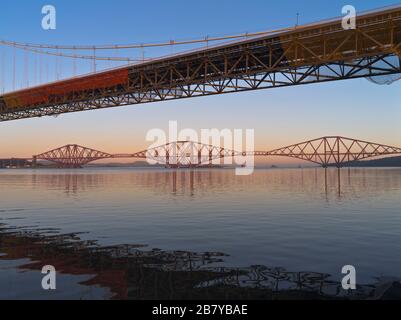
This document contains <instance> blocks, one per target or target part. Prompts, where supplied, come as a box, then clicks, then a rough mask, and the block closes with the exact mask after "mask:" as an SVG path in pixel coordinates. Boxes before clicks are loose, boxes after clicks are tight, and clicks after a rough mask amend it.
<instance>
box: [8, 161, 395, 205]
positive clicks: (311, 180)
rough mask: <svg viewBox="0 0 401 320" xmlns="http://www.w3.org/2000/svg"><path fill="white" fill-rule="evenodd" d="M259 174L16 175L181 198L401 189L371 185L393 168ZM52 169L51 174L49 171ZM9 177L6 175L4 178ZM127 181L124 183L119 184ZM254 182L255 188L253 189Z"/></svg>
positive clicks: (86, 189)
mask: <svg viewBox="0 0 401 320" xmlns="http://www.w3.org/2000/svg"><path fill="white" fill-rule="evenodd" d="M255 170H256V172H257V174H253V175H250V176H247V177H241V176H235V174H234V172H233V171H232V170H230V169H206V168H205V169H183V170H175V169H169V170H165V169H153V168H150V169H149V168H135V169H132V168H131V169H122V168H112V169H110V168H99V169H92V168H91V169H83V170H80V171H69V170H68V171H60V170H46V171H41V172H40V173H33V174H24V171H20V172H18V173H19V174H17V175H12V179H13V180H17V181H18V183H20V184H26V185H32V186H33V187H34V188H38V189H41V190H44V191H45V190H58V191H62V192H64V193H65V194H67V195H71V196H73V195H79V194H80V193H84V194H85V193H94V192H96V191H97V190H101V189H104V188H106V189H112V190H113V192H131V193H133V194H134V193H138V192H140V191H141V190H147V191H149V192H153V193H155V194H157V195H160V194H171V195H173V196H174V195H175V196H189V197H193V196H196V195H202V194H206V193H209V192H215V191H217V192H218V191H219V190H220V189H221V188H222V189H224V190H226V188H230V189H231V188H235V189H236V188H247V189H252V188H255V189H257V188H263V190H266V192H269V191H271V192H274V190H276V189H277V188H280V186H281V185H284V184H285V186H286V188H288V189H289V190H290V191H291V192H297V191H299V190H302V191H303V192H306V193H309V194H310V195H311V196H313V197H315V196H316V195H321V197H323V198H327V199H330V198H332V197H333V196H334V198H354V197H357V196H358V194H360V193H366V192H367V191H369V189H373V190H377V189H381V190H382V191H383V192H385V191H390V190H393V189H395V188H399V187H401V181H400V180H399V179H397V178H396V177H394V179H391V177H388V176H386V179H383V181H378V182H376V185H375V186H373V185H369V183H367V177H366V176H368V175H372V174H374V175H380V172H383V173H385V172H386V171H387V169H385V168H382V169H380V168H379V169H374V170H372V169H370V168H345V169H343V170H342V171H340V170H338V169H337V168H292V169H284V168H283V169H279V168H275V169H255ZM44 173H46V174H44ZM10 179H11V178H10ZM6 180H7V175H5V176H3V181H6ZM119 185H121V187H118V186H119ZM252 186H253V187H252Z"/></svg>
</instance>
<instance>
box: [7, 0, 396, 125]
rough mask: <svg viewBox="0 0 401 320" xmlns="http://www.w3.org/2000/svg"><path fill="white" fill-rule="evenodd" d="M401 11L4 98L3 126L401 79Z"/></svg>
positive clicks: (314, 27)
mask: <svg viewBox="0 0 401 320" xmlns="http://www.w3.org/2000/svg"><path fill="white" fill-rule="evenodd" d="M400 58H401V7H398V8H392V9H386V10H382V11H376V12H374V13H369V14H365V15H361V16H359V17H358V18H357V28H356V29H355V30H344V29H343V28H342V25H341V19H337V20H332V21H329V22H324V23H315V24H310V25H305V26H300V27H297V28H296V29H295V30H292V31H286V32H278V33H275V34H272V35H269V36H266V35H265V36H257V37H252V38H250V39H247V40H242V41H236V42H230V43H228V44H224V45H219V46H215V47H209V48H203V49H198V50H195V51H192V52H189V53H182V54H177V55H174V56H169V57H163V58H158V59H153V60H151V61H148V62H143V63H138V64H133V65H129V66H126V67H122V68H118V69H113V70H109V71H104V72H98V73H94V74H92V75H88V76H82V77H76V78H71V79H68V80H64V81H58V82H54V83H50V84H46V85H42V86H38V87H33V88H30V89H24V90H20V91H16V92H11V93H8V94H5V95H3V96H1V97H0V121H9V120H16V119H23V118H31V117H41V116H49V115H58V114H62V113H67V112H77V111H84V110H92V109H99V108H107V107H116V106H122V105H135V104H142V103H149V102H156V101H165V100H171V99H182V98H190V97H196V96H206V95H215V94H222V93H229V92H240V91H247V90H257V89H265V88H276V87H284V86H293V85H301V84H309V83H319V82H327V81H336V80H344V79H353V78H361V77H371V78H377V77H380V76H390V75H394V74H399V73H401V63H400Z"/></svg>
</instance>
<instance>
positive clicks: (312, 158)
mask: <svg viewBox="0 0 401 320" xmlns="http://www.w3.org/2000/svg"><path fill="white" fill-rule="evenodd" d="M397 154H400V155H401V148H398V147H392V146H388V145H384V144H378V143H374V142H368V141H363V140H357V139H350V138H345V137H340V136H327V137H322V138H318V139H314V140H309V141H305V142H301V143H297V144H293V145H290V146H287V147H283V148H279V149H275V150H271V151H256V152H241V151H235V150H229V149H225V148H221V147H215V146H211V145H207V144H202V143H198V142H192V141H178V142H173V143H168V144H165V145H162V146H158V147H155V148H150V149H147V150H144V151H140V152H137V153H133V154H110V153H106V152H102V151H98V150H94V149H90V148H85V147H82V146H79V145H67V146H64V147H61V148H58V149H54V150H51V151H48V152H45V153H42V154H40V155H36V156H33V160H34V163H35V162H36V161H37V160H47V161H51V162H53V163H56V164H57V165H58V166H59V167H62V168H80V167H82V166H83V165H86V164H88V163H90V162H93V161H96V160H100V159H116V158H136V159H147V160H150V161H152V162H153V163H157V164H162V165H165V166H166V167H169V168H178V167H201V166H207V165H212V164H218V163H219V160H220V159H224V158H233V157H236V156H261V157H269V156H281V157H290V158H296V159H300V160H304V161H308V162H312V163H315V164H318V165H321V166H323V167H328V166H331V165H334V166H337V167H341V166H343V165H344V164H346V163H350V162H354V161H360V160H364V159H368V158H373V157H378V156H390V155H397Z"/></svg>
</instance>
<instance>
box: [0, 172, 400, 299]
mask: <svg viewBox="0 0 401 320" xmlns="http://www.w3.org/2000/svg"><path fill="white" fill-rule="evenodd" d="M338 179H339V177H338V174H337V170H336V169H329V170H327V172H326V173H325V171H324V169H314V168H313V169H271V170H262V169H260V170H256V171H255V173H254V174H253V175H251V176H244V177H240V176H235V173H234V171H232V170H225V169H221V170H220V169H218V170H217V169H216V170H214V169H213V170H206V169H205V170H195V171H191V170H182V171H173V170H165V169H139V168H135V169H122V168H118V169H117V168H115V169H114V168H112V169H99V168H96V169H95V168H88V169H82V170H77V171H72V170H36V171H33V170H32V171H31V170H0V199H1V206H0V224H1V225H0V226H1V227H2V228H1V230H0V234H3V236H2V238H1V240H0V298H33V299H42V298H87V299H107V298H112V297H116V296H117V297H120V298H121V297H123V298H126V297H127V292H128V293H129V292H131V291H130V290H134V289H135V288H137V287H138V285H133V284H132V283H130V281H131V282H132V281H133V282H135V281H137V279H132V280H127V276H126V274H127V273H124V276H123V277H120V276H117V275H116V276H113V275H112V274H111V275H110V274H108V275H107V276H106V275H104V273H105V272H103V273H102V272H101V271H99V270H100V269H101V270H106V268H103V267H102V268H100V269H99V268H97V269H96V268H95V269H93V268H92V267H93V263H92V264H91V263H89V262H87V261H86V259H87V257H88V256H90V254H89V253H88V252H89V251H84V253H82V252H81V251H78V249H77V248H75V249H74V250H75V251H74V252H81V253H80V254H79V255H77V254H75V253H74V254H73V253H71V252H68V254H65V253H64V251H62V252H63V254H58V251H57V250H61V249H60V247H57V248H56V249H54V247H52V248H53V249H51V250H53V251H51V250H50V249H49V250H50V251H49V250H48V249H46V248H47V247H46V246H47V245H49V243H51V242H52V241H53V242H54V241H55V242H57V241H59V242H60V241H65V238H63V239H60V238H58V237H57V235H69V237H70V239H68V241H70V242H72V241H74V240H75V241H78V242H79V241H81V242H79V243H80V245H81V246H85V248H90V247H91V246H96V247H101V248H105V247H108V248H113V246H118V245H122V244H126V245H130V246H127V248H130V249H127V253H126V254H127V255H131V256H132V255H138V254H150V253H152V254H155V252H156V253H157V255H158V256H157V259H159V260H160V259H162V260H163V261H165V260H168V261H169V268H170V269H171V268H173V267H172V265H171V263H170V262H171V261H172V260H174V263H175V264H174V270H173V271H175V272H176V274H177V272H182V271H183V270H184V269H185V268H187V269H188V264H187V262H185V263H184V262H182V261H183V260H182V255H185V254H184V253H186V252H189V253H192V255H193V256H194V257H195V258H194V260H196V261H195V262H196V263H195V264H196V266H192V265H191V264H189V268H190V269H191V271H193V270H192V268H195V267H196V268H197V270H200V271H201V270H202V269H204V270H209V269H208V268H211V267H214V268H219V267H225V268H227V270H231V269H230V268H232V269H235V268H244V269H245V270H249V269H246V268H259V269H260V268H281V269H279V270H285V271H288V272H315V273H322V274H328V275H330V277H329V278H328V279H330V280H332V281H338V280H340V279H341V277H342V275H341V268H342V266H344V265H350V264H351V265H354V266H355V267H356V269H357V281H358V283H359V284H371V283H374V282H375V281H377V278H380V277H395V278H401V235H400V232H401V201H400V200H401V169H359V168H358V169H343V170H342V171H341V175H340V180H338ZM29 237H33V238H35V237H36V240H35V241H36V242H35V248H34V249H32V245H31V243H32V242H31V241H30V240H27V238H29ZM40 237H42V238H40ZM39 238H40V241H39V242H38V239H39ZM21 239H22V240H21ZM89 241H93V242H89ZM21 243H23V245H22V244H21ZM58 245H59V244H56V246H58ZM114 248H115V247H114ZM120 248H121V246H120ZM155 249H157V250H155ZM54 250H55V251H54ZM85 250H86V249H85ZM130 250H131V251H130ZM49 252H51V253H49ZM120 253H121V252H120ZM161 253H163V258H161V257H160V254H161ZM200 253H202V254H200ZM204 253H206V258H205V256H204ZM113 254H117V253H116V251H114V253H113ZM166 255H168V258H166ZM177 255H178V256H179V257H178V258H177ZM78 256H79V258H77V257H78ZM172 256H174V258H172ZM211 256H213V257H216V258H211ZM72 257H74V259H72ZM63 259H64V260H63ZM146 259H148V258H146ZM152 259H153V258H152ZM78 260H79V261H80V262H77V261H78ZM71 261H72V262H71ZM82 261H84V262H82ZM152 261H153V260H152ZM177 261H178V262H177ZM45 263H48V264H53V265H56V269H57V267H58V268H59V269H60V268H61V269H62V270H61V272H60V274H59V275H58V278H57V290H56V291H55V292H46V291H43V290H42V289H41V287H40V281H41V278H42V276H43V275H41V274H40V268H39V266H41V265H44V264H45ZM63 263H64V264H63ZM59 265H60V266H59ZM72 266H74V269H72ZM78 266H79V267H78ZM108 266H109V265H108ZM144 266H145V268H151V267H152V266H151V263H146V264H144ZM165 266H166V264H165V263H164V262H163V263H160V261H159V262H158V265H157V270H159V271H160V270H161V271H160V272H167V271H166V267H165ZM255 266H259V267H255ZM262 266H263V267H262ZM142 267H143V266H142ZM162 267H163V268H162ZM110 268H112V269H113V270H114V271H115V270H119V272H120V273H121V272H124V268H125V267H124V268H118V267H110ZM155 268H156V267H155ZM179 268H181V269H180V270H178V271H177V269H179ZM170 269H169V272H170V271H171V270H170ZM187 269H185V270H184V271H188V270H187ZM141 270H142V269H141ZM146 270H148V269H146ZM263 270H265V269H263ZM269 270H270V269H269ZM274 270H278V269H274ZM115 272H116V271H115ZM130 277H134V278H135V277H136V273H135V272H133V273H132V274H131V273H130V272H128V278H130ZM151 277H153V276H149V277H148V278H145V280H143V279H142V280H141V281H142V282H141V283H142V285H141V286H143V288H145V289H143V290H142V291H141V292H140V293H138V292H139V291H135V292H134V293H132V295H133V296H134V297H135V298H142V297H151V298H152V297H156V296H152V294H153V293H152V294H150V293H147V292H145V291H146V288H147V286H148V284H147V281H154V279H153V278H151ZM105 279H106V280H105ZM107 279H108V280H107ZM118 279H120V280H118ZM121 279H122V280H121ZM130 279H131V278H130ZM146 279H148V280H146ZM149 279H151V280H149ZM208 279H209V278H208ZM209 280H210V279H209ZM265 280H266V279H265ZM117 281H121V283H120V284H118V285H117V284H116V282H117ZM138 281H139V280H138ZM177 281H178V280H177ZM202 281H203V280H202ZM202 281H201V280H199V281H198V282H196V281H195V282H194V283H192V284H194V285H198V286H199V285H200V286H202ZM135 283H136V282H135ZM152 283H153V282H152ZM246 283H247V284H248V285H249V283H248V282H243V284H246ZM152 285H153V284H152ZM149 286H151V284H150V282H149ZM133 288H134V289H133ZM119 290H120V291H119ZM135 290H139V289H135ZM158 294H159V295H160V294H161V293H160V292H159V293H158ZM128 295H129V294H128ZM169 295H170V296H172V295H173V293H171V292H170V293H169ZM170 296H168V297H170ZM157 297H158V296H157ZM163 297H164V296H163Z"/></svg>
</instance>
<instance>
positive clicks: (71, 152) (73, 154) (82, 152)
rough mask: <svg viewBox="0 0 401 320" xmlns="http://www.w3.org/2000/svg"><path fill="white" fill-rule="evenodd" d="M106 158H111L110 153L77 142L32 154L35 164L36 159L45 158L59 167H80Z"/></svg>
mask: <svg viewBox="0 0 401 320" xmlns="http://www.w3.org/2000/svg"><path fill="white" fill-rule="evenodd" d="M106 158H112V155H111V154H108V153H105V152H102V151H98V150H94V149H90V148H86V147H82V146H79V145H77V144H69V145H66V146H63V147H61V148H57V149H53V150H50V151H48V152H45V153H42V154H39V155H36V156H33V162H34V165H35V164H36V161H37V160H47V161H51V162H54V163H56V164H57V165H58V167H60V168H81V167H82V166H83V165H85V164H88V163H89V162H93V161H96V160H100V159H106Z"/></svg>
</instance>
